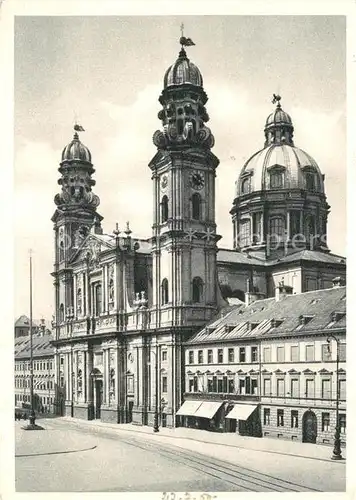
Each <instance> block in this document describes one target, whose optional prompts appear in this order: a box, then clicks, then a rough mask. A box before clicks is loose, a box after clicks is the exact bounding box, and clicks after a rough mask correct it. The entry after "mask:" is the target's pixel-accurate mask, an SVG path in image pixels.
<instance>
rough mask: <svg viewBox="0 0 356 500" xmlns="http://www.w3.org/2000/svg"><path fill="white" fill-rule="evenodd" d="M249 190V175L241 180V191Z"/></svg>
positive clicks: (246, 191)
mask: <svg viewBox="0 0 356 500" xmlns="http://www.w3.org/2000/svg"><path fill="white" fill-rule="evenodd" d="M250 192H251V177H246V178H245V179H243V180H242V182H241V193H242V194H247V193H250Z"/></svg>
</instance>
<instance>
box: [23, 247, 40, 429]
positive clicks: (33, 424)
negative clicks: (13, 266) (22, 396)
mask: <svg viewBox="0 0 356 500" xmlns="http://www.w3.org/2000/svg"><path fill="white" fill-rule="evenodd" d="M29 254H30V400H31V409H30V414H29V424H28V425H26V426H25V427H23V429H25V430H27V431H35V430H42V429H43V427H41V426H39V425H37V424H36V414H35V409H34V391H33V318H32V250H31V249H30V251H29Z"/></svg>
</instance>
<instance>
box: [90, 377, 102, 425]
mask: <svg viewBox="0 0 356 500" xmlns="http://www.w3.org/2000/svg"><path fill="white" fill-rule="evenodd" d="M91 376H92V379H93V386H94V387H93V389H94V418H95V419H100V417H101V405H102V402H103V374H102V373H101V371H100V370H99V369H98V368H94V369H93V370H92V372H91Z"/></svg>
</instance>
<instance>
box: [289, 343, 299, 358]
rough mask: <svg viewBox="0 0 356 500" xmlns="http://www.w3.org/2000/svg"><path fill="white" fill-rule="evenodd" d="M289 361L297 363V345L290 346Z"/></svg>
mask: <svg viewBox="0 0 356 500" xmlns="http://www.w3.org/2000/svg"><path fill="white" fill-rule="evenodd" d="M290 360H291V361H299V347H298V346H297V345H292V346H291V348H290Z"/></svg>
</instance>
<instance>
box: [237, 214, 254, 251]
mask: <svg viewBox="0 0 356 500" xmlns="http://www.w3.org/2000/svg"><path fill="white" fill-rule="evenodd" d="M250 238H251V224H250V220H249V219H244V220H242V221H241V222H240V232H239V235H238V239H239V242H240V246H242V247H244V246H246V245H249V244H250Z"/></svg>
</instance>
